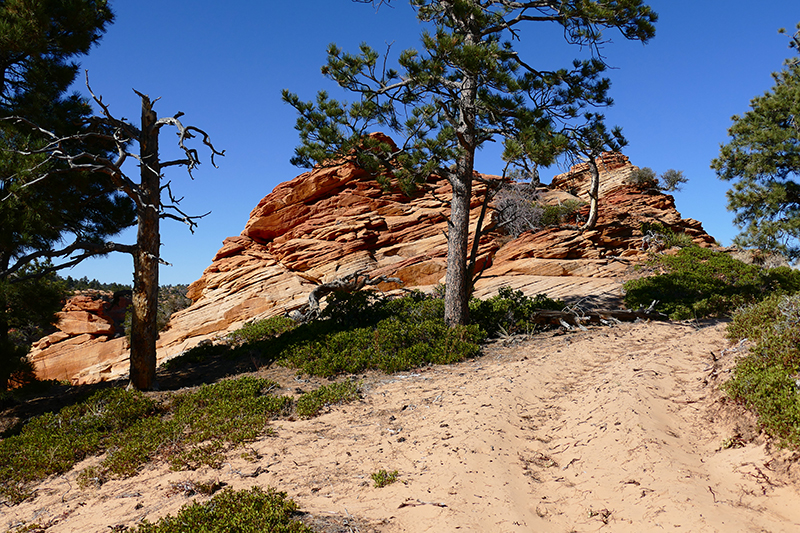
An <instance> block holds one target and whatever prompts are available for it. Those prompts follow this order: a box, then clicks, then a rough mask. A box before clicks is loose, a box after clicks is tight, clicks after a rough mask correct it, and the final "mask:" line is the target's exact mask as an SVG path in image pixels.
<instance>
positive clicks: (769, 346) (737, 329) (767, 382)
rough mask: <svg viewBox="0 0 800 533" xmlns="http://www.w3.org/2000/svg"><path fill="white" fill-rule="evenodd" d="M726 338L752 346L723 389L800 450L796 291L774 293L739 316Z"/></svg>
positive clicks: (799, 329)
mask: <svg viewBox="0 0 800 533" xmlns="http://www.w3.org/2000/svg"><path fill="white" fill-rule="evenodd" d="M728 336H729V338H730V339H731V340H733V341H737V340H741V339H749V340H750V341H751V342H752V343H753V344H752V346H751V348H750V351H749V353H748V355H747V356H746V357H744V358H743V359H741V360H740V361H738V363H737V365H736V368H735V369H734V372H733V377H732V379H731V380H730V381H728V382H727V383H726V384H725V385H724V388H725V390H726V391H727V392H728V394H730V396H731V397H733V398H734V399H737V400H739V401H742V402H743V403H744V404H745V405H747V406H748V407H749V408H751V409H753V411H755V413H756V414H757V415H758V417H759V421H760V422H761V423H762V424H763V425H764V427H765V429H766V430H767V431H768V432H769V433H771V434H772V435H775V436H777V437H778V438H780V439H781V440H783V442H784V443H785V444H788V445H791V446H800V293H797V294H793V295H780V294H774V295H771V296H769V297H768V298H766V299H764V300H763V301H761V302H759V303H757V304H754V305H751V306H749V307H747V308H745V309H742V310H741V311H740V312H738V313H737V314H736V315H735V316H734V319H733V322H732V323H731V324H730V326H729V327H728Z"/></svg>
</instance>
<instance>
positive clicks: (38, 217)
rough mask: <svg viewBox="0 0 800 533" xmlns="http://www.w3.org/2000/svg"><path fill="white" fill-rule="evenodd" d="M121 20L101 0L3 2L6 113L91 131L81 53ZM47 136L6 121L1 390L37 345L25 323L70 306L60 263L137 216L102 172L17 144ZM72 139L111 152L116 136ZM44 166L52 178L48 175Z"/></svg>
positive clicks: (1, 181) (1, 85) (1, 129)
mask: <svg viewBox="0 0 800 533" xmlns="http://www.w3.org/2000/svg"><path fill="white" fill-rule="evenodd" d="M112 20H113V14H112V12H111V10H110V9H109V8H108V6H107V3H106V2H105V1H101V0H6V1H4V2H0V118H2V117H9V116H22V117H25V118H26V119H28V120H30V121H32V122H36V123H37V124H40V125H41V126H42V127H43V128H46V129H55V130H59V131H62V132H65V133H68V134H70V135H75V134H80V133H81V132H83V131H85V130H83V129H82V127H81V126H80V124H81V123H83V121H84V119H85V118H86V117H88V116H89V114H90V112H91V108H90V107H89V105H88V103H87V102H86V101H85V99H83V98H81V97H80V96H78V95H76V94H67V90H68V89H69V86H70V85H71V84H72V82H73V81H74V80H75V77H76V75H77V73H78V65H77V64H76V63H75V62H74V59H75V58H76V57H78V56H80V55H83V54H86V53H87V52H88V51H89V49H90V48H91V46H92V45H93V44H95V43H96V42H97V41H98V40H99V39H100V38H101V36H102V35H103V33H105V31H106V28H107V26H108V25H109V24H110V23H111V22H112ZM45 142H46V140H45V139H44V137H43V136H42V135H41V134H40V132H38V131H31V130H29V129H22V128H19V127H18V126H17V125H16V124H15V123H13V122H11V121H8V120H2V121H0V227H2V231H0V390H2V389H4V388H6V387H7V384H8V379H9V377H10V374H11V373H12V371H13V370H14V369H16V368H20V364H21V359H20V357H21V356H22V355H24V354H25V353H26V351H27V346H26V342H27V341H28V340H30V339H29V338H27V337H25V336H22V337H20V335H19V332H20V331H22V330H25V329H27V328H29V327H30V328H37V327H39V328H40V327H46V325H47V324H48V323H50V322H52V320H53V314H54V313H55V312H56V311H57V310H58V309H59V308H60V301H61V299H62V297H63V292H62V290H61V286H60V285H59V284H58V283H57V282H56V280H55V277H54V276H53V275H52V272H53V271H54V270H57V269H59V268H65V267H67V266H70V265H73V264H75V263H77V262H78V261H80V260H81V259H83V258H85V257H87V256H88V255H90V254H89V253H88V252H87V248H88V247H89V246H94V247H96V246H97V245H98V244H99V243H101V242H103V241H104V240H105V239H106V238H107V237H109V236H110V235H114V234H116V233H118V232H119V231H120V230H121V229H122V228H124V227H126V226H129V225H131V224H132V223H133V222H134V217H133V209H132V203H131V202H130V201H129V200H128V199H127V198H125V197H123V196H120V195H119V194H118V193H117V192H116V189H115V187H113V186H111V185H110V184H108V183H107V182H105V181H103V180H97V176H96V175H95V174H93V173H92V172H86V171H72V170H70V169H69V167H68V165H65V164H60V163H58V162H52V161H47V158H46V156H40V157H37V158H26V157H22V156H20V155H19V154H18V153H17V152H16V151H17V149H18V148H19V147H20V146H27V145H31V144H33V145H37V144H38V145H41V144H42V143H45ZM63 148H64V149H65V150H66V151H68V152H70V153H75V154H77V153H80V151H84V150H86V151H88V152H92V153H103V152H104V151H106V150H108V149H109V148H113V146H112V145H109V144H108V143H100V142H94V143H89V144H87V145H85V146H78V145H77V144H75V143H72V144H65V145H64V146H63ZM44 170H47V171H49V173H50V174H52V179H49V180H48V181H47V182H46V183H39V182H37V176H38V175H39V174H40V173H41V172H42V171H44ZM79 251H80V252H81V253H80V254H78V255H77V256H72V254H74V253H76V252H79ZM26 321H27V322H26ZM26 324H27V325H26ZM12 329H13V331H11V330H12Z"/></svg>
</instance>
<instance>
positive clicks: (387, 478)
mask: <svg viewBox="0 0 800 533" xmlns="http://www.w3.org/2000/svg"><path fill="white" fill-rule="evenodd" d="M370 477H371V478H372V481H374V482H375V488H376V489H382V488H383V487H385V486H387V485H391V484H392V483H394V482H395V481H397V479H398V478H399V477H400V473H399V472H398V471H397V470H394V471H392V472H387V471H386V470H384V469H383V468H381V469H380V470H378V471H377V472H373V473H372V474H370Z"/></svg>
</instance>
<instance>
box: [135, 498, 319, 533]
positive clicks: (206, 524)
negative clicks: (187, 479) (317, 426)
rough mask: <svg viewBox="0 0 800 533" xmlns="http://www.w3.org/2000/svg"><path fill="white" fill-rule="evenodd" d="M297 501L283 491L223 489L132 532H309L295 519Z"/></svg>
mask: <svg viewBox="0 0 800 533" xmlns="http://www.w3.org/2000/svg"><path fill="white" fill-rule="evenodd" d="M297 512H298V507H297V504H296V503H295V502H294V501H292V500H290V499H287V498H286V493H285V492H277V491H275V490H273V489H271V488H269V489H267V490H266V491H265V490H262V489H260V488H258V487H253V488H252V489H250V490H249V491H248V490H240V491H234V490H232V489H230V488H227V489H223V490H222V491H221V492H219V493H218V494H217V495H215V496H214V497H213V498H211V500H209V501H208V502H206V503H197V502H194V503H192V504H188V505H185V506H183V507H182V508H181V510H180V511H179V512H178V514H176V515H175V516H167V517H164V518H162V519H161V520H159V521H158V522H156V523H155V524H152V523H150V522H148V521H147V520H145V521H143V523H142V524H141V525H140V526H139V527H137V528H134V529H131V530H129V531H131V532H132V533H185V532H188V531H197V532H203V533H228V532H231V531H236V532H239V533H261V532H265V531H269V532H270V533H312V532H313V530H312V529H311V528H309V527H307V526H305V525H304V524H303V523H302V522H300V521H299V520H297V519H296V518H295V516H296V514H297Z"/></svg>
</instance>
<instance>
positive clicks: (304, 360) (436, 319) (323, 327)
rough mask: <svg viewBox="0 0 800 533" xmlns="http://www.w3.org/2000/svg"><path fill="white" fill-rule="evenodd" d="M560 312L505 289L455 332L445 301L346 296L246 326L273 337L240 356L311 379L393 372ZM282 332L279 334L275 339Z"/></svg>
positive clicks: (472, 348)
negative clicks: (286, 319) (309, 315)
mask: <svg viewBox="0 0 800 533" xmlns="http://www.w3.org/2000/svg"><path fill="white" fill-rule="evenodd" d="M562 307H563V303H561V302H557V301H554V300H551V299H549V298H547V297H546V296H544V295H539V296H537V297H535V298H529V297H527V296H525V295H524V294H523V293H522V292H521V291H514V290H511V289H509V288H507V287H506V288H502V289H501V290H500V293H499V294H498V295H497V296H495V297H493V298H490V299H488V300H485V301H481V300H477V299H473V300H471V301H470V315H471V320H472V323H471V324H469V325H466V326H456V327H453V328H451V327H448V326H447V325H446V324H445V322H444V301H443V300H442V299H441V298H437V297H434V296H429V295H426V294H423V293H421V292H419V291H415V292H411V293H409V294H407V295H405V296H403V297H402V298H385V297H383V296H382V295H381V294H379V293H375V292H370V291H362V292H357V293H354V294H348V293H342V294H335V295H333V296H332V297H331V298H330V301H329V303H328V305H327V307H326V308H325V309H324V311H323V312H322V314H321V316H320V319H318V320H314V321H312V322H309V323H306V324H301V325H299V326H296V327H288V325H286V326H284V325H282V324H283V323H281V324H279V326H280V328H277V327H276V326H275V323H274V322H271V321H274V320H275V319H268V321H264V323H263V325H262V323H253V324H251V325H249V326H248V328H249V329H250V330H255V331H261V330H265V331H269V332H270V333H269V335H265V336H250V338H253V339H255V340H253V341H251V342H247V343H244V344H242V345H240V347H239V348H238V349H241V350H243V351H246V352H247V353H249V354H252V353H253V352H258V353H261V354H262V355H263V357H264V358H265V359H267V360H270V361H273V360H275V361H278V362H279V363H280V364H283V365H287V366H290V367H293V368H297V369H298V370H299V371H301V372H304V373H306V374H309V375H314V376H322V377H332V376H336V375H341V374H356V373H359V372H363V371H365V370H380V371H383V372H388V373H391V372H397V371H401V370H409V369H412V368H416V367H419V366H424V365H428V364H449V363H454V362H457V361H463V360H465V359H468V358H470V357H475V356H476V355H478V353H479V351H480V344H481V343H482V342H483V341H484V340H485V339H486V338H487V336H490V337H493V336H496V335H497V334H498V333H500V332H504V333H507V334H513V333H520V332H532V331H534V330H535V329H537V327H536V326H535V325H534V324H533V323H532V322H531V321H530V320H531V318H532V316H533V313H535V312H536V311H537V310H540V309H561V308H562ZM277 329H282V331H281V333H278V334H277V335H275V334H274V333H273V332H274V331H276V330H277ZM273 335H274V336H273ZM234 351H235V350H234ZM190 353H191V352H190ZM190 353H189V354H187V356H190ZM243 353H244V352H243Z"/></svg>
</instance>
